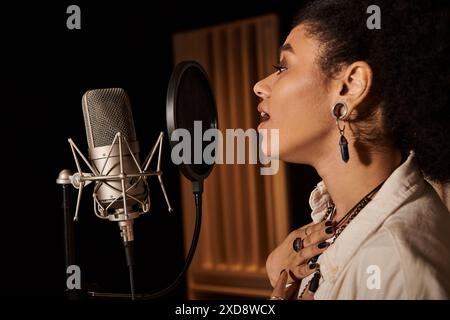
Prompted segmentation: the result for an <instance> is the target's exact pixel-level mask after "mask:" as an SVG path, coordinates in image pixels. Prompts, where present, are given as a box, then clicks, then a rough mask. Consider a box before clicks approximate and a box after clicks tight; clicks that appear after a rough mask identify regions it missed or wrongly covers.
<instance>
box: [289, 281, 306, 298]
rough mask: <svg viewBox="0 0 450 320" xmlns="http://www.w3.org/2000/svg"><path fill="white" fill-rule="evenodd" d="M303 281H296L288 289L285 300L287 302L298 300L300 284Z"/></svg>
mask: <svg viewBox="0 0 450 320" xmlns="http://www.w3.org/2000/svg"><path fill="white" fill-rule="evenodd" d="M301 283H302V280H299V281H294V282H293V283H292V284H291V285H290V286H289V287H288V288H286V290H285V299H286V300H296V299H297V295H298V290H299V289H300V284H301Z"/></svg>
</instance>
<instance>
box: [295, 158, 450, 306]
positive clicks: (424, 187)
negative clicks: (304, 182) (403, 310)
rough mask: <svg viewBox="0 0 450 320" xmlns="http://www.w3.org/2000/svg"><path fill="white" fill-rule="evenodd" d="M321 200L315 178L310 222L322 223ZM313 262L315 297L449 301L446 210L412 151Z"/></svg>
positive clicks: (324, 196) (323, 189)
mask: <svg viewBox="0 0 450 320" xmlns="http://www.w3.org/2000/svg"><path fill="white" fill-rule="evenodd" d="M328 200H330V196H329V194H328V193H327V191H326V186H325V184H324V183H323V181H322V182H320V183H319V184H318V185H317V187H316V188H315V189H314V190H313V192H312V193H311V197H310V206H311V208H312V210H313V211H312V213H311V217H312V219H313V221H314V222H319V221H322V220H323V218H324V216H325V214H326V209H327V203H328ZM318 263H319V264H320V271H321V274H322V278H321V280H320V282H319V283H320V284H319V288H318V289H317V291H316V293H315V295H314V298H315V299H449V298H450V213H449V212H448V209H447V208H446V206H445V205H444V204H443V203H442V201H441V200H440V198H439V196H438V194H437V193H436V192H435V191H434V189H433V187H432V186H431V185H430V184H429V183H428V182H427V181H426V180H425V179H424V178H423V175H422V174H421V172H420V170H419V169H418V167H417V164H416V161H415V158H414V152H412V151H411V152H410V154H409V156H408V159H407V160H406V161H405V162H404V163H403V164H402V165H400V166H399V167H398V168H397V169H396V170H395V171H394V172H393V173H392V174H391V175H390V176H389V178H388V179H387V180H386V181H385V183H384V184H383V186H382V187H381V189H380V190H379V191H378V193H377V194H376V195H375V197H374V198H373V199H372V201H370V202H369V203H368V204H367V205H366V207H364V209H363V210H362V211H361V212H360V213H359V214H358V215H357V216H356V217H355V218H354V219H353V221H352V222H351V223H350V224H349V225H348V226H347V227H346V228H345V229H344V231H343V232H342V233H341V234H340V235H339V237H338V238H337V239H336V241H335V242H334V244H332V245H331V246H330V247H329V248H328V249H327V250H326V251H325V252H324V253H323V254H322V255H321V256H320V257H319V259H318ZM311 276H312V275H311ZM311 276H309V277H307V278H305V279H303V281H302V286H301V287H300V291H299V293H300V292H302V290H303V287H304V286H305V284H306V283H307V282H308V280H309V279H310V278H311Z"/></svg>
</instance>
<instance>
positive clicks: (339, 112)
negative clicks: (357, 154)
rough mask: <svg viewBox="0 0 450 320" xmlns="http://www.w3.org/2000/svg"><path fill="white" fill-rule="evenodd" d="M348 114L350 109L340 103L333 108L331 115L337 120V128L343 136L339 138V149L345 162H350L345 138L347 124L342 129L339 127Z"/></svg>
mask: <svg viewBox="0 0 450 320" xmlns="http://www.w3.org/2000/svg"><path fill="white" fill-rule="evenodd" d="M347 112H348V107H347V105H346V104H345V103H344V102H338V103H336V104H334V105H333V106H332V107H331V115H332V116H333V118H335V119H336V126H337V128H338V130H339V133H340V134H341V137H340V138H339V147H340V150H341V157H342V160H343V161H344V162H347V161H348V159H349V158H350V155H349V153H348V142H347V139H346V138H345V136H344V130H345V122H344V126H343V127H342V129H341V127H340V126H339V120H344V119H345V117H346V116H347Z"/></svg>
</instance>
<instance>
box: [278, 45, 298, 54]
mask: <svg viewBox="0 0 450 320" xmlns="http://www.w3.org/2000/svg"><path fill="white" fill-rule="evenodd" d="M283 51H289V52H291V53H295V52H294V49H293V48H292V46H291V44H290V43H285V44H283V45H282V46H281V47H280V49H279V54H280V55H281V53H282V52H283Z"/></svg>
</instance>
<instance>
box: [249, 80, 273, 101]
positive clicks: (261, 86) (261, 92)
mask: <svg viewBox="0 0 450 320" xmlns="http://www.w3.org/2000/svg"><path fill="white" fill-rule="evenodd" d="M266 80H267V78H265V79H262V80H260V81H258V82H257V83H256V84H255V86H254V87H253V92H254V93H255V94H256V95H257V96H258V97H260V98H262V99H267V98H268V97H269V96H270V87H269V85H268V84H267V81H266Z"/></svg>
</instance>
